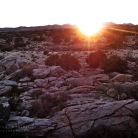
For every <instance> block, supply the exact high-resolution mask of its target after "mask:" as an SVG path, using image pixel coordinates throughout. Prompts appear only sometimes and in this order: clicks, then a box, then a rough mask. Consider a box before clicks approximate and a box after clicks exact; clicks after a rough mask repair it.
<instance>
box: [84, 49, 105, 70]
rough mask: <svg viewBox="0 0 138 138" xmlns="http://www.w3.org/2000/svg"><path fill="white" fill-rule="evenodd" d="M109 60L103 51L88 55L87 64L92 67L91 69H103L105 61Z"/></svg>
mask: <svg viewBox="0 0 138 138" xmlns="http://www.w3.org/2000/svg"><path fill="white" fill-rule="evenodd" d="M106 60H107V57H106V55H105V54H104V52H102V51H100V50H99V51H96V52H94V53H91V54H90V55H88V57H87V59H86V62H87V63H88V64H89V65H90V67H91V68H97V67H101V68H102V67H103V66H104V64H105V61H106Z"/></svg>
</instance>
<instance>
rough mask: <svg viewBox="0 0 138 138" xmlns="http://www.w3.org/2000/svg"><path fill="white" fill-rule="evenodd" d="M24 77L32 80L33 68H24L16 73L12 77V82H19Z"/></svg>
mask: <svg viewBox="0 0 138 138" xmlns="http://www.w3.org/2000/svg"><path fill="white" fill-rule="evenodd" d="M24 77H30V78H31V79H34V78H33V68H31V67H24V68H23V69H21V71H19V72H17V73H16V74H15V76H14V78H13V79H14V80H15V81H19V80H20V79H21V78H24Z"/></svg>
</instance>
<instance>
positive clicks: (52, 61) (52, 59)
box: [45, 54, 59, 66]
mask: <svg viewBox="0 0 138 138" xmlns="http://www.w3.org/2000/svg"><path fill="white" fill-rule="evenodd" d="M58 58H59V56H58V55H57V54H56V55H50V56H49V57H48V58H47V59H46V61H45V64H46V65H48V66H52V65H57V60H58Z"/></svg>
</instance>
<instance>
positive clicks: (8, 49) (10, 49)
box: [1, 45, 14, 52]
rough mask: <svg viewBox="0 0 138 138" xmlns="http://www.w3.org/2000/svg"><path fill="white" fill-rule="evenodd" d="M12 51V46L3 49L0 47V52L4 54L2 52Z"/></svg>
mask: <svg viewBox="0 0 138 138" xmlns="http://www.w3.org/2000/svg"><path fill="white" fill-rule="evenodd" d="M13 49H14V47H13V46H10V45H5V46H3V47H1V51H2V52H4V51H12V50H13Z"/></svg>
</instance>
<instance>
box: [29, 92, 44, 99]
mask: <svg viewBox="0 0 138 138" xmlns="http://www.w3.org/2000/svg"><path fill="white" fill-rule="evenodd" d="M42 94H43V92H42V91H41V90H35V91H33V92H32V93H31V95H30V96H31V97H33V99H38V97H39V96H40V95H42Z"/></svg>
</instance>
